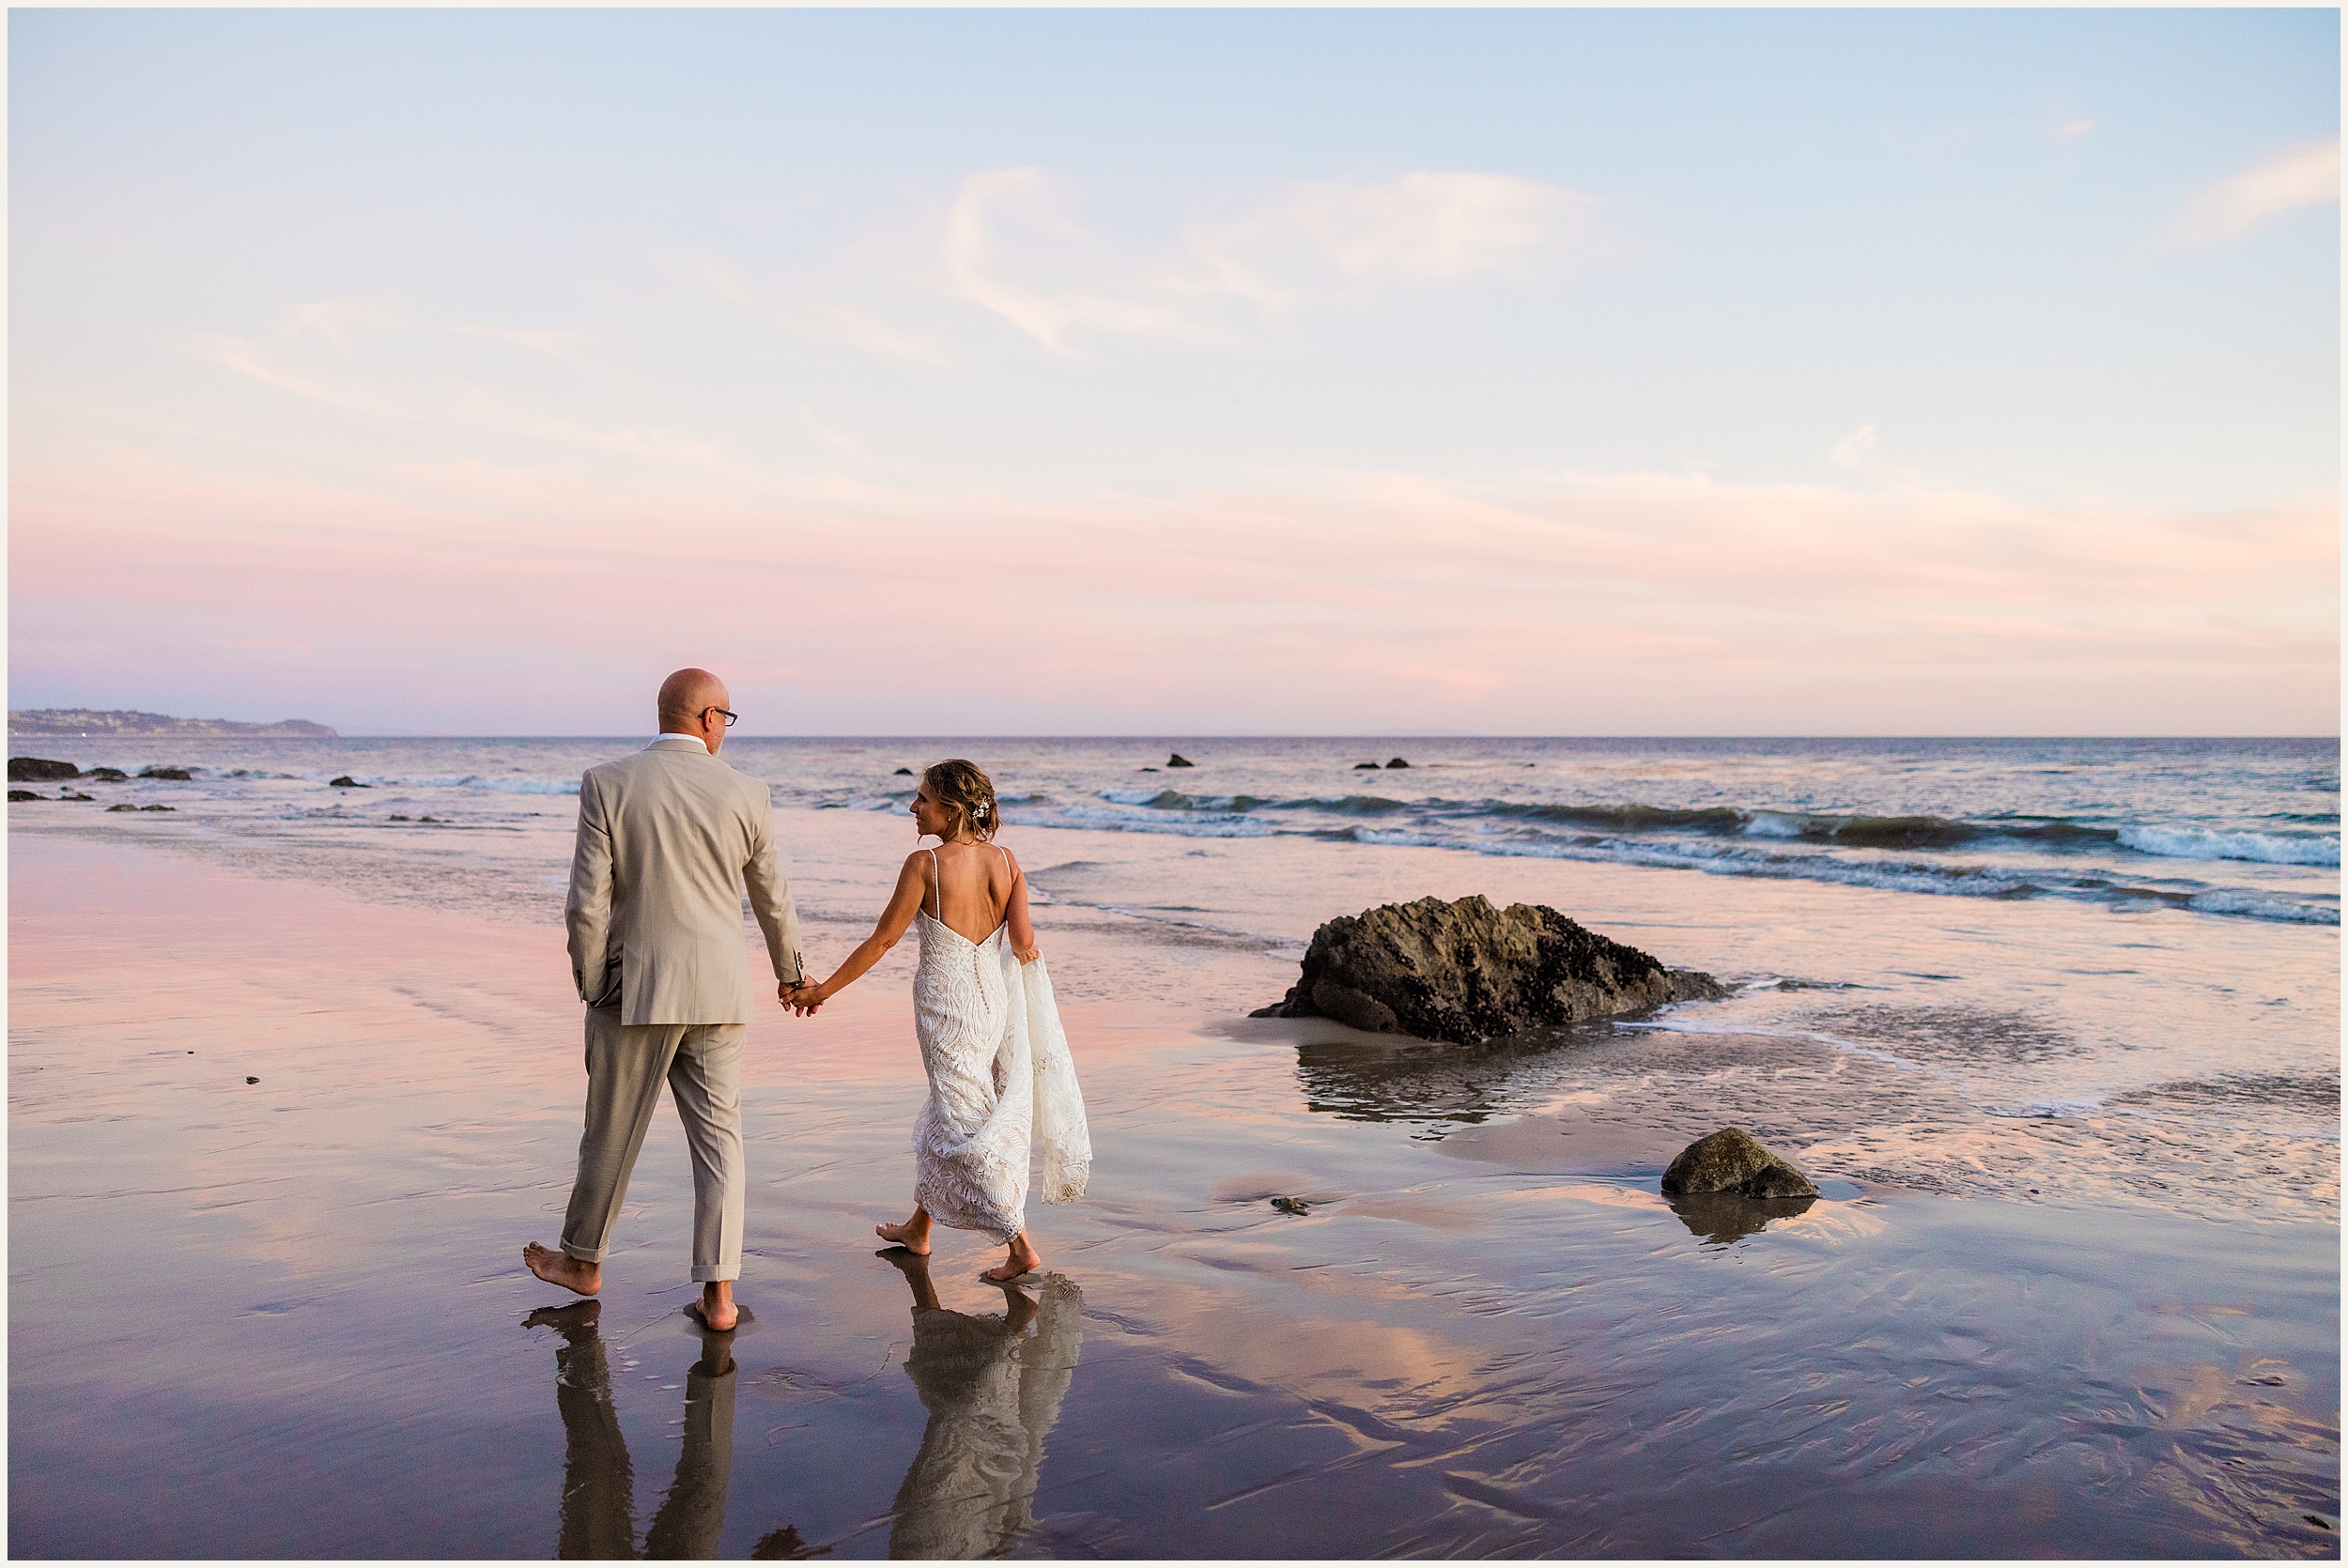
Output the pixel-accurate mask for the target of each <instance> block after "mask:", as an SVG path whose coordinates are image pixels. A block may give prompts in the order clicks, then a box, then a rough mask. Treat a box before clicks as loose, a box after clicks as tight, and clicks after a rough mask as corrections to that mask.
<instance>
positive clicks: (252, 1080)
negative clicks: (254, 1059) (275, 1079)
mask: <svg viewBox="0 0 2348 1568" xmlns="http://www.w3.org/2000/svg"><path fill="white" fill-rule="evenodd" d="M245 1082H246V1083H248V1084H258V1083H259V1082H260V1080H259V1079H257V1078H248V1079H246V1080H245Z"/></svg>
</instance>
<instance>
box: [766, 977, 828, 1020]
mask: <svg viewBox="0 0 2348 1568" xmlns="http://www.w3.org/2000/svg"><path fill="white" fill-rule="evenodd" d="M775 997H776V999H777V1000H778V1001H780V1002H781V1004H782V1005H783V1006H784V1007H789V1008H790V1009H791V1010H792V1011H793V1012H795V1013H796V1014H797V1015H798V1016H799V1017H801V1018H812V1017H814V1016H815V1009H816V1008H817V1007H822V1006H823V1005H824V988H823V987H822V986H820V985H818V984H817V983H816V982H815V981H813V980H785V981H783V982H782V983H781V984H780V985H778V986H776V987H775Z"/></svg>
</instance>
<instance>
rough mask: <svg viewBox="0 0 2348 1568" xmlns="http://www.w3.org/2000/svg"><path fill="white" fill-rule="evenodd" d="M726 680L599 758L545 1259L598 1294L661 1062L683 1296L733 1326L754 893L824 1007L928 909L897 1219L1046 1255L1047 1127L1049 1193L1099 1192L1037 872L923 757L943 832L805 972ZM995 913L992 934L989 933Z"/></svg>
mask: <svg viewBox="0 0 2348 1568" xmlns="http://www.w3.org/2000/svg"><path fill="white" fill-rule="evenodd" d="M731 700H732V699H730V698H729V697H728V696H727V693H726V688H725V684H724V683H722V682H721V681H719V680H718V678H717V677H716V676H715V675H712V674H710V673H709V672H708V671H707V670H703V669H680V670H678V671H677V672H676V673H675V674H673V675H672V676H670V677H669V678H668V680H666V681H665V682H663V683H662V684H661V686H660V698H659V720H660V737H659V739H657V740H656V741H654V742H653V743H652V745H650V746H646V747H645V748H644V749H643V750H641V751H639V752H637V753H635V754H634V755H632V756H628V757H624V758H621V759H619V760H618V761H610V762H604V763H601V764H599V765H597V766H595V767H593V768H590V769H588V770H587V773H586V776H584V777H583V778H581V779H580V780H579V838H578V843H577V848H576V850H575V852H574V853H573V855H572V860H571V888H570V899H569V901H568V903H567V905H566V906H565V910H564V914H565V916H566V918H567V920H568V923H569V926H570V949H571V971H572V977H573V979H574V980H575V981H576V982H577V984H578V987H579V997H580V999H581V1000H583V1001H584V1002H585V1003H586V1004H587V1115H586V1121H587V1128H586V1131H585V1133H584V1135H583V1136H581V1138H580V1139H579V1176H578V1179H577V1180H576V1182H575V1183H574V1184H573V1186H572V1188H571V1201H570V1207H569V1209H568V1211H567V1212H566V1213H565V1214H564V1221H563V1236H562V1243H561V1250H560V1251H556V1250H554V1249H551V1248H548V1247H542V1246H540V1245H539V1244H538V1243H536V1242H534V1241H533V1242H532V1243H530V1244H529V1245H528V1246H526V1247H524V1248H523V1249H522V1258H523V1261H524V1262H525V1263H526V1264H528V1265H529V1267H530V1270H531V1272H533V1273H534V1274H536V1275H537V1276H538V1277H539V1278H540V1279H542V1280H546V1281H548V1283H550V1284H559V1285H562V1286H564V1288H565V1289H568V1290H573V1291H576V1292H578V1293H579V1294H580V1295H582V1296H593V1295H595V1293H596V1292H597V1291H598V1290H599V1289H601V1288H602V1265H603V1261H604V1258H605V1257H606V1256H607V1255H608V1253H610V1242H611V1230H612V1226H613V1224H614V1222H616V1221H617V1220H618V1218H619V1213H620V1206H621V1204H622V1202H623V1201H624V1200H625V1199H626V1194H627V1180H628V1175H629V1172H630V1171H631V1170H632V1169H633V1167H634V1166H635V1163H636V1156H637V1152H638V1151H639V1150H640V1149H641V1147H642V1146H643V1141H644V1132H645V1130H646V1129H647V1128H649V1127H650V1126H651V1124H652V1115H653V1110H654V1108H655V1106H656V1105H657V1102H658V1100H659V1098H660V1085H661V1084H662V1083H663V1082H664V1081H665V1082H666V1083H667V1084H668V1085H669V1089H670V1092H671V1094H672V1097H673V1098H674V1099H675V1100H676V1107H677V1115H678V1116H679V1117H680V1118H681V1119H682V1120H683V1121H684V1123H685V1133H686V1141H687V1145H688V1146H689V1148H690V1150H691V1156H692V1163H693V1276H692V1277H693V1279H694V1280H695V1281H696V1282H698V1283H700V1284H701V1285H702V1295H701V1299H700V1300H699V1301H697V1302H695V1303H694V1304H693V1305H692V1306H691V1307H689V1308H687V1310H688V1311H690V1312H692V1313H693V1314H694V1315H696V1316H697V1317H699V1318H700V1319H701V1321H702V1322H703V1325H704V1326H705V1327H707V1328H709V1329H712V1330H718V1331H723V1330H728V1329H731V1328H733V1327H734V1324H735V1322H736V1321H737V1319H738V1309H737V1308H736V1307H735V1305H734V1280H735V1279H736V1278H738V1277H739V1276H740V1274H741V1271H742V1206H743V1193H744V1189H745V1180H744V1172H743V1156H742V1099H741V1066H742V1041H743V1038H744V1035H745V1034H746V1032H747V1026H748V1024H749V1020H750V1016H751V1012H752V1008H753V1006H754V1001H753V992H752V991H751V989H750V977H749V958H748V954H747V953H746V951H745V949H744V945H743V940H742V895H743V892H744V890H745V888H747V889H748V892H749V904H750V910H751V913H752V914H753V915H755V916H756V918H757V920H758V924H759V928H760V930H762V931H763V932H764V933H765V939H766V952H767V957H768V958H769V959H770V960H771V961H773V964H774V969H775V977H776V980H777V981H778V983H779V988H778V994H779V995H780V998H781V1000H782V1001H783V1003H784V1004H785V1005H786V1006H787V1007H791V1008H792V1009H793V1010H794V1011H796V1013H798V1014H799V1016H801V1017H806V1016H808V1015H810V1014H812V1013H814V1012H815V1011H816V1010H817V1009H819V1008H820V1007H822V1006H823V1005H824V1004H825V1003H826V1001H828V1000H829V999H830V998H831V997H832V996H834V995H836V994H838V992H840V991H841V989H842V988H843V987H845V986H846V985H848V984H849V983H851V982H852V981H854V980H855V979H856V978H857V976H860V975H862V974H863V973H864V972H865V971H866V970H868V969H870V968H871V967H872V966H873V964H874V963H875V962H877V961H879V959H880V957H881V955H882V954H884V953H886V952H887V951H888V949H889V948H890V947H891V946H893V945H895V944H896V942H897V941H898V939H899V938H900V937H902V936H904V932H905V929H906V928H907V927H908V926H912V925H915V924H916V923H917V921H918V922H919V931H920V949H921V957H920V963H919V967H918V968H917V969H916V971H915V973H914V979H913V1001H914V1030H915V1033H916V1034H917V1035H918V1036H919V1040H920V1046H921V1066H922V1068H923V1069H924V1070H925V1072H926V1073H927V1074H928V1077H929V1098H928V1099H927V1101H926V1102H925V1103H924V1104H923V1105H922V1107H921V1112H920V1115H919V1117H918V1118H917V1119H916V1121H915V1123H914V1200H915V1207H914V1210H913V1214H912V1217H911V1218H910V1219H908V1220H906V1221H905V1222H903V1223H902V1224H888V1225H882V1226H880V1227H878V1229H879V1231H880V1234H881V1236H882V1237H884V1238H885V1239H888V1240H889V1241H892V1242H895V1243H898V1244H900V1245H902V1246H903V1247H904V1248H905V1249H906V1250H908V1251H909V1252H911V1253H916V1254H926V1253H928V1252H929V1250H930V1226H931V1222H932V1221H933V1220H935V1221H939V1222H944V1223H945V1224H947V1225H950V1226H953V1227H955V1228H958V1229H964V1230H976V1231H980V1232H982V1233H984V1234H986V1235H988V1236H991V1237H994V1238H995V1239H996V1240H997V1241H999V1242H1001V1243H1002V1244H1004V1245H1005V1246H1006V1247H1007V1248H1008V1249H1009V1253H1008V1256H1007V1258H1006V1260H1005V1261H1004V1263H1003V1264H1002V1265H1001V1266H999V1267H998V1268H994V1269H991V1270H989V1271H988V1274H987V1278H989V1279H990V1280H994V1281H996V1283H998V1284H999V1283H1002V1282H1004V1281H1008V1280H1012V1279H1016V1278H1018V1277H1019V1276H1020V1275H1021V1274H1023V1273H1026V1272H1027V1271H1028V1270H1030V1269H1032V1268H1035V1267H1037V1265H1038V1264H1039V1263H1040V1262H1041V1261H1042V1260H1041V1259H1040V1258H1039V1257H1038V1255H1037V1253H1036V1251H1035V1248H1034V1246H1033V1244H1032V1243H1031V1242H1030V1241H1029V1240H1028V1239H1027V1227H1026V1222H1025V1218H1024V1216H1025V1211H1026V1208H1027V1165H1028V1158H1029V1153H1030V1148H1031V1146H1032V1145H1040V1147H1041V1153H1042V1155H1043V1200H1044V1201H1045V1202H1046V1203H1066V1202H1071V1201H1073V1200H1074V1199H1075V1198H1077V1197H1080V1196H1082V1195H1083V1192H1084V1187H1085V1180H1086V1176H1087V1174H1088V1172H1089V1167H1090V1164H1091V1159H1092V1147H1091V1144H1090V1142H1089V1139H1088V1136H1087V1132H1086V1128H1085V1115H1084V1100H1083V1098H1082V1096H1081V1095H1080V1094H1079V1093H1078V1091H1077V1087H1076V1075H1075V1068H1074V1064H1073V1063H1072V1061H1071V1060H1070V1058H1069V1053H1068V1040H1067V1037H1066V1036H1065V1035H1064V1034H1063V1033H1062V1032H1061V1029H1060V1025H1059V1013H1058V1007H1057V1006H1056V1005H1055V1004H1054V1002H1053V999H1052V985H1051V980H1050V977H1049V976H1048V975H1047V974H1046V972H1045V970H1044V966H1043V959H1042V956H1041V954H1040V953H1039V952H1038V951H1037V948H1036V941H1035V932H1034V930H1033V928H1032V927H1031V926H1030V925H1029V923H1028V920H1027V880H1026V878H1025V877H1024V876H1022V875H1021V873H1020V870H1019V867H1018V863H1017V862H1015V861H1014V860H1012V857H1011V855H1010V853H1009V852H1008V851H1005V850H1002V849H1000V848H997V847H996V846H995V845H994V844H993V843H992V839H993V838H994V837H995V831H996V828H997V827H998V826H999V825H1000V822H1001V818H1000V814H999V810H998V808H997V807H996V802H995V791H994V787H993V786H992V785H991V784H990V783H989V782H988V780H987V777H986V775H984V774H983V773H981V772H980V771H979V770H978V769H977V768H975V767H973V766H972V765H971V764H970V763H968V762H965V761H948V762H940V763H938V764H937V765H936V766H935V767H932V768H931V769H930V770H929V771H928V772H927V773H925V774H924V775H922V777H921V781H920V785H919V789H918V790H917V791H916V792H915V795H914V800H913V819H914V822H915V825H916V827H917V828H918V829H919V832H920V833H921V834H922V835H923V836H925V837H926V836H930V835H935V837H936V838H938V840H939V843H938V845H937V847H936V848H935V849H934V850H920V851H916V852H915V853H913V854H911V855H908V856H907V857H906V859H905V863H904V870H903V871H902V872H901V873H900V875H899V876H898V878H897V886H896V891H895V892H894V893H893V894H892V895H891V896H890V899H889V901H888V908H887V909H886V910H885V911H884V912H883V913H882V915H881V918H880V924H879V925H878V927H877V928H876V929H875V930H873V934H872V936H871V937H869V938H867V939H866V940H865V942H864V943H863V944H862V945H859V946H858V947H857V949H856V951H855V952H854V953H852V954H850V955H849V957H848V960H847V961H846V962H844V963H842V965H841V966H840V969H839V971H838V973H836V974H834V975H833V976H832V977H831V978H830V979H829V980H826V981H823V982H820V983H818V982H815V981H812V980H811V979H809V978H808V976H807V974H806V970H805V967H804V963H803V961H802V960H801V957H800V954H799V939H798V915H797V913H796V910H795V909H794V908H793V907H792V902H791V890H790V887H789V884H787V883H785V882H784V880H783V875H782V867H781V861H780V855H779V854H778V853H777V852H776V848H775V840H774V833H773V828H772V821H771V819H772V815H773V812H772V807H771V804H770V801H769V796H768V792H767V788H766V786H765V784H763V783H760V782H759V781H758V780H756V779H753V778H749V777H747V776H744V775H742V774H739V773H736V772H735V771H734V769H732V768H730V767H728V766H727V765H726V764H725V763H723V762H721V761H718V747H719V746H722V745H723V744H724V742H725V733H726V727H727V726H728V725H730V724H732V723H733V722H734V715H733V714H732V713H731V712H729V711H728V703H729V702H730V701H731ZM973 933H976V934H973Z"/></svg>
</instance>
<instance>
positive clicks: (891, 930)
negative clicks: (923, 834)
mask: <svg viewBox="0 0 2348 1568" xmlns="http://www.w3.org/2000/svg"><path fill="white" fill-rule="evenodd" d="M928 860H929V857H928V856H927V855H925V854H923V853H920V852H919V850H917V851H915V852H914V853H911V854H909V855H906V856H905V864H904V870H902V871H899V872H898V873H897V890H896V891H895V892H894V893H891V894H890V895H889V896H888V908H887V909H884V910H882V911H881V917H880V924H879V925H877V926H874V927H873V934H872V935H870V936H868V937H866V938H865V939H864V940H863V941H862V942H861V943H859V944H858V945H857V950H856V951H855V952H853V953H850V954H849V955H848V957H847V961H845V962H843V963H842V964H841V966H840V967H839V968H838V969H836V970H834V971H832V976H831V978H830V979H828V980H826V981H825V982H824V983H823V984H821V985H807V986H801V987H800V988H799V989H798V990H797V991H796V992H791V993H790V994H789V995H787V996H785V997H784V998H783V999H782V1000H783V1005H784V1006H785V1007H796V1008H797V1009H798V1011H799V1014H800V1016H801V1017H805V1016H806V1015H807V1014H809V1013H811V1012H813V1011H814V1010H815V1009H816V1008H817V1007H822V1006H823V1005H824V1004H825V1003H826V1002H828V1001H830V1000H831V999H832V998H833V997H835V996H837V995H839V994H840V993H841V992H842V991H844V990H846V989H847V988H848V987H849V986H850V985H852V984H854V983H855V982H856V980H857V977H858V976H861V975H863V973H864V972H865V971H866V970H868V969H870V968H872V967H873V965H874V964H876V963H878V962H880V961H881V955H882V954H884V953H886V952H888V949H890V948H891V947H894V946H895V945H897V939H898V938H900V937H902V936H904V934H905V928H906V927H907V926H910V925H912V924H913V916H914V913H915V911H917V910H919V908H920V907H921V899H922V898H923V897H924V896H925V895H926V894H927V893H928V891H929V888H928V885H927V879H926V878H925V877H924V876H923V875H922V873H923V871H924V870H925V869H927V864H928Z"/></svg>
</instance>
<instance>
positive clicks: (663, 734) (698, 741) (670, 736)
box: [645, 730, 709, 750]
mask: <svg viewBox="0 0 2348 1568" xmlns="http://www.w3.org/2000/svg"><path fill="white" fill-rule="evenodd" d="M661 741H691V742H692V743H693V744H694V745H695V746H702V747H703V748H706V747H707V746H708V745H709V743H708V742H707V741H705V740H703V739H702V738H701V737H700V736H699V735H680V734H678V733H677V732H676V731H675V730H662V731H660V734H659V736H658V737H657V739H656V740H654V742H653V743H652V744H653V746H658V745H659V744H660V743H661ZM645 749H646V750H650V749H651V747H650V746H647V747H646V748H645Z"/></svg>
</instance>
